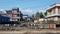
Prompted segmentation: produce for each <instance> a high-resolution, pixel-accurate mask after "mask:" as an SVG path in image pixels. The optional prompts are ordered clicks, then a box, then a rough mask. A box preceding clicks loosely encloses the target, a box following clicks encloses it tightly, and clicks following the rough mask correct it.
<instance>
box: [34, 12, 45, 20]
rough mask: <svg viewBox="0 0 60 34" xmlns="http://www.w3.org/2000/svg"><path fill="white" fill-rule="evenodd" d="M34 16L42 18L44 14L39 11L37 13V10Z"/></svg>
mask: <svg viewBox="0 0 60 34" xmlns="http://www.w3.org/2000/svg"><path fill="white" fill-rule="evenodd" d="M35 17H36V19H39V18H44V15H43V13H42V12H40V13H39V12H37V13H36V16H35Z"/></svg>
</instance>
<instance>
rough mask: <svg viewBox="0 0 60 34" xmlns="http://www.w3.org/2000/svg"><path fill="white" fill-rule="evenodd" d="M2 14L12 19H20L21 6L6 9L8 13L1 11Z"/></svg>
mask: <svg viewBox="0 0 60 34" xmlns="http://www.w3.org/2000/svg"><path fill="white" fill-rule="evenodd" d="M1 12H2V11H0V15H2V16H8V17H10V21H20V11H19V8H12V9H11V10H5V12H6V13H1Z"/></svg>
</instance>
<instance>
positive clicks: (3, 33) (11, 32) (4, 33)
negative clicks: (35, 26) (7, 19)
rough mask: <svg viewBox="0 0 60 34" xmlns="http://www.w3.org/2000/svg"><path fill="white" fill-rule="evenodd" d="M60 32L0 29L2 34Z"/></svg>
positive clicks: (54, 32)
mask: <svg viewBox="0 0 60 34" xmlns="http://www.w3.org/2000/svg"><path fill="white" fill-rule="evenodd" d="M42 33H44V34H45V33H46V34H49V33H50V34H56V33H57V34H60V31H0V34H42Z"/></svg>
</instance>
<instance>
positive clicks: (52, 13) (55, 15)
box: [46, 2, 60, 21]
mask: <svg viewBox="0 0 60 34" xmlns="http://www.w3.org/2000/svg"><path fill="white" fill-rule="evenodd" d="M46 11H47V16H46V18H47V19H48V20H53V21H58V20H60V2H57V3H55V4H53V5H51V6H50V7H48V8H47V9H46Z"/></svg>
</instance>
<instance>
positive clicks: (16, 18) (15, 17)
mask: <svg viewBox="0 0 60 34" xmlns="http://www.w3.org/2000/svg"><path fill="white" fill-rule="evenodd" d="M12 18H16V19H20V17H12Z"/></svg>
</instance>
